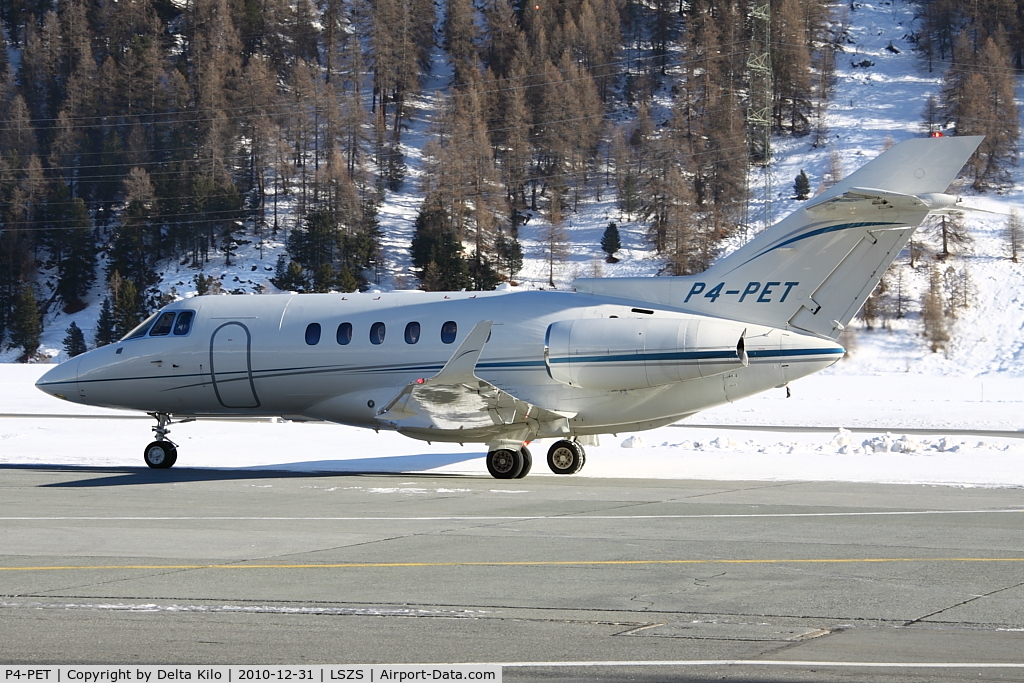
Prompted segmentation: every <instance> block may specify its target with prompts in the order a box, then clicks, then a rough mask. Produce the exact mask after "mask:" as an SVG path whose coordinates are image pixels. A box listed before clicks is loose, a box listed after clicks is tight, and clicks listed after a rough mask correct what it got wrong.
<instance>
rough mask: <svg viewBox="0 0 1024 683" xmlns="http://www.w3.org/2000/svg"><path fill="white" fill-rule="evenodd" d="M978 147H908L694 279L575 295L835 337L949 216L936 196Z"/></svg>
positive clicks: (924, 141)
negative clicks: (925, 229)
mask: <svg viewBox="0 0 1024 683" xmlns="http://www.w3.org/2000/svg"><path fill="white" fill-rule="evenodd" d="M981 140H982V138H981V137H952V138H914V139H911V140H906V141H905V142H902V143H900V144H898V145H896V146H895V147H893V148H892V149H890V150H888V151H886V152H884V153H882V154H881V155H879V156H878V157H877V158H875V159H873V160H872V161H870V162H868V163H867V164H865V165H864V166H863V167H861V168H859V169H858V170H857V171H856V172H854V173H853V174H851V175H850V176H849V177H848V178H846V179H845V180H843V181H841V182H839V183H837V184H836V185H834V186H833V187H831V188H829V189H828V190H827V191H826V192H824V193H823V194H821V195H819V196H818V197H815V198H814V199H812V200H810V201H809V202H808V203H807V204H805V205H804V206H803V207H801V208H799V209H797V210H796V211H794V212H793V213H792V214H790V215H789V216H787V217H786V218H784V219H783V220H782V221H780V222H778V223H776V224H775V225H773V226H772V227H770V228H768V229H767V230H765V231H764V232H763V233H761V234H760V235H758V236H757V237H755V238H754V239H752V240H751V241H750V242H748V243H747V244H746V245H744V246H743V247H741V248H740V249H738V250H736V251H735V252H733V253H732V254H730V255H728V256H726V257H725V258H723V259H722V260H720V261H719V262H718V263H716V264H715V265H714V266H712V267H711V268H709V269H708V270H707V271H705V272H704V273H701V274H699V275H692V276H687V277H673V278H606V279H582V280H577V281H576V282H575V286H576V289H577V291H580V292H591V293H595V294H603V295H606V296H615V297H621V298H629V299H640V300H645V301H650V302H652V303H656V304H661V305H665V306H671V307H673V308H680V309H683V310H686V311H690V312H693V313H699V314H702V315H710V316H714V317H720V318H728V319H732V320H740V321H744V322H750V323H756V324H761V325H768V326H770V327H780V328H785V327H789V328H795V329H798V330H802V331H805V332H810V333H813V334H817V335H820V336H823V337H830V338H832V339H835V338H836V337H838V336H839V334H840V333H841V332H842V330H843V328H844V327H845V326H846V324H847V323H849V321H850V320H851V319H852V318H853V316H854V315H856V314H857V311H858V310H860V307H861V306H862V305H863V304H864V300H865V299H866V298H867V296H868V294H870V293H871V290H873V289H874V288H875V285H877V284H878V281H879V280H880V279H881V277H882V274H883V273H884V272H885V270H886V268H888V267H889V265H890V264H891V263H892V262H893V260H894V259H895V258H896V256H898V255H899V253H900V251H901V250H902V249H903V247H904V245H905V244H906V243H907V241H908V240H909V239H910V236H911V235H912V234H913V232H914V230H915V229H916V228H917V227H918V226H919V225H920V224H921V222H922V221H924V219H925V217H927V216H928V214H929V213H930V212H932V211H936V210H948V209H949V207H950V205H951V204H952V203H953V198H950V197H948V196H946V195H943V194H942V193H943V192H945V190H946V188H947V187H948V186H949V184H950V183H951V182H952V181H953V179H954V178H955V177H956V175H957V173H959V172H960V169H961V168H962V167H963V165H964V164H965V163H966V162H967V160H968V159H969V158H970V156H971V154H973V153H974V150H975V149H977V147H978V145H979V144H981Z"/></svg>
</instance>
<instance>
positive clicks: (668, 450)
mask: <svg viewBox="0 0 1024 683" xmlns="http://www.w3.org/2000/svg"><path fill="white" fill-rule="evenodd" d="M854 7H855V9H853V10H849V11H847V10H842V11H843V12H844V13H845V16H846V18H845V20H844V22H845V23H846V24H847V26H848V34H849V36H850V38H851V42H850V44H849V45H848V46H847V51H846V52H844V53H840V54H839V55H837V83H836V87H835V91H834V96H833V99H832V102H831V104H830V106H829V110H828V125H829V129H830V131H831V144H830V147H828V148H816V149H815V148H812V147H811V139H810V138H798V139H778V140H776V141H775V163H774V165H773V170H772V193H771V194H772V198H773V206H772V215H773V216H774V217H775V218H776V219H777V218H781V217H782V216H784V215H786V214H787V213H789V212H790V211H791V210H792V209H793V208H794V207H795V205H796V201H795V200H793V199H792V183H793V179H794V178H795V176H796V175H797V173H799V171H800V170H801V169H804V170H806V171H807V173H808V175H809V176H810V177H811V179H812V186H815V187H816V186H817V185H818V184H819V183H820V182H821V179H822V178H823V176H824V175H825V173H826V172H827V170H828V168H829V157H830V154H831V152H832V150H835V151H836V152H837V153H838V155H839V158H840V159H841V162H842V165H843V167H844V169H845V172H846V173H849V172H851V171H852V170H854V169H855V168H857V167H859V166H860V165H862V164H863V163H865V162H866V161H867V160H869V159H871V158H873V157H874V156H875V155H877V154H878V153H879V152H880V151H881V150H882V148H883V145H884V144H885V142H886V139H887V138H889V137H891V138H892V139H893V140H894V141H897V142H898V141H900V140H903V139H906V138H909V137H914V136H918V135H920V134H921V133H922V131H921V127H920V120H921V112H922V110H923V108H924V103H925V100H926V98H927V97H928V95H929V94H935V95H938V93H939V90H940V88H941V83H942V81H941V77H942V74H941V72H940V71H939V70H936V71H935V72H933V73H928V72H927V70H926V68H925V65H924V64H923V63H922V62H921V60H920V59H919V58H918V57H917V56H916V55H915V54H914V53H913V51H912V46H911V45H910V44H909V43H908V41H907V36H908V35H910V33H911V30H912V25H913V12H914V7H913V6H911V5H909V4H908V3H905V2H902V0H896V1H890V0H883V1H881V2H878V3H872V2H864V3H857V4H855V5H854ZM889 44H892V45H893V46H895V47H897V48H898V49H899V50H900V53H899V54H896V53H893V52H892V51H890V50H887V49H886V46H888V45H889ZM865 58H867V59H870V60H871V61H873V62H874V65H873V66H871V67H869V68H862V67H854V66H853V65H852V64H853V62H854V61H855V59H856V61H861V60H862V59H865ZM447 74H448V72H447V71H446V67H444V66H439V68H438V69H437V71H436V73H435V74H434V75H433V77H432V79H431V80H430V82H429V83H428V84H427V87H426V88H425V89H424V92H423V93H422V94H421V95H420V96H418V97H417V98H416V99H415V102H413V103H412V105H413V106H414V107H415V109H416V112H417V113H416V114H415V116H414V118H413V120H412V121H411V122H410V128H409V131H408V132H407V133H405V135H404V137H403V148H404V151H405V153H406V159H407V163H408V166H409V173H408V176H407V181H406V183H405V184H404V186H403V187H402V188H401V189H400V190H399V191H398V192H395V193H389V195H388V198H387V200H386V202H385V204H384V206H383V207H382V209H381V214H380V220H381V226H382V228H383V229H384V231H385V233H386V235H387V239H386V241H385V243H384V245H383V247H384V261H385V263H384V269H383V271H382V274H381V282H380V286H381V287H382V288H383V289H391V288H399V289H401V288H408V287H411V286H414V285H415V282H414V279H413V278H412V277H411V276H410V274H409V270H408V269H409V257H408V252H407V245H408V241H409V239H411V235H412V226H413V221H414V219H415V215H416V211H417V210H418V204H419V195H418V187H417V180H418V178H419V177H420V176H421V174H422V172H423V171H422V160H421V157H420V149H421V148H422V146H423V143H424V142H425V141H426V139H427V136H428V131H429V124H430V119H431V117H432V116H433V114H434V112H435V111H436V103H437V102H438V101H439V98H438V97H437V92H438V90H439V89H441V88H443V86H444V83H446V82H447ZM1022 110H1024V107H1022ZM758 183H762V184H761V185H758ZM752 185H753V187H752V191H753V194H754V197H753V201H754V207H753V209H752V211H751V215H753V216H756V215H758V212H759V211H762V210H763V196H764V187H763V178H758V177H756V176H755V177H753V178H752ZM1022 188H1024V171H1022V170H1020V169H1018V170H1017V171H1015V173H1014V184H1013V187H1012V188H1010V189H1008V190H1007V191H1005V192H1003V193H1001V194H996V193H990V194H988V195H984V196H973V197H969V198H968V201H967V203H968V204H969V205H971V206H976V207H978V208H983V209H988V210H991V211H996V212H1007V211H1008V210H1009V208H1011V207H1013V206H1020V205H1021V204H1022V203H1024V202H1022V199H1024V189H1022ZM759 202H762V203H760V204H759ZM289 220H291V219H289ZM613 220H614V221H616V222H617V223H618V224H619V228H620V232H621V235H622V241H623V245H624V249H623V250H622V251H621V252H619V254H618V256H619V257H620V262H619V263H617V264H614V265H609V264H606V263H604V262H603V259H602V256H603V254H602V252H601V250H600V247H599V242H600V237H601V234H602V232H603V230H604V227H605V226H606V225H607V223H608V222H609V221H613ZM967 221H968V225H969V226H970V227H971V230H972V232H973V234H974V244H973V247H972V248H971V250H970V252H969V253H968V255H967V257H966V258H965V259H963V260H962V261H961V260H959V259H958V260H956V262H955V264H956V265H957V267H962V266H966V267H967V268H968V269H969V271H970V274H971V280H972V282H973V286H974V290H975V301H974V303H973V304H972V306H971V308H969V309H967V310H966V311H965V312H964V313H963V314H962V315H961V317H960V319H959V320H958V321H957V323H956V326H955V328H954V331H953V342H952V344H951V345H950V348H949V350H948V352H947V353H938V354H936V353H931V352H930V351H929V350H928V349H927V348H926V346H925V345H924V344H923V343H922V340H921V339H920V338H919V331H920V330H919V324H918V320H917V318H916V315H913V314H912V315H910V316H908V317H906V318H904V319H901V320H896V321H894V322H893V324H892V329H891V330H881V329H876V330H873V331H867V330H863V329H855V330H854V334H853V335H844V339H842V340H841V341H843V343H844V344H846V345H848V346H849V347H850V351H851V352H850V354H849V357H848V358H847V359H846V360H844V361H842V362H840V363H839V364H837V365H836V366H834V367H833V368H831V369H829V370H828V371H826V372H825V373H823V374H821V375H818V376H815V377H810V378H806V379H804V380H801V381H799V382H796V383H794V384H793V386H792V389H793V397H792V398H789V399H786V398H785V394H784V392H783V391H781V390H776V391H773V392H769V393H767V394H765V395H763V396H761V397H755V398H752V399H748V400H746V401H741V402H739V403H737V404H735V405H730V406H724V407H720V408H717V409H713V410H709V411H707V412H705V413H701V414H700V415H697V416H695V417H694V418H692V419H691V420H688V421H687V422H686V423H684V424H682V425H677V426H671V427H665V428H662V429H659V430H655V431H652V432H646V433H641V434H638V435H635V436H636V437H638V438H636V439H634V438H633V436H631V435H627V434H623V435H619V436H618V437H610V436H608V437H603V438H602V445H601V446H600V447H596V448H595V447H591V448H588V460H587V466H586V469H585V470H584V471H583V472H582V473H581V474H580V475H577V476H583V477H655V478H669V479H671V478H708V479H744V480H842V481H864V482H902V483H921V484H955V485H982V486H1024V432H1022V433H1021V434H1020V437H1018V436H1016V435H1012V434H1009V435H1008V434H1004V435H1001V436H989V435H968V434H963V433H957V432H955V431H954V430H977V431H985V430H992V431H1006V432H1015V431H1017V430H1019V429H1021V428H1022V426H1024V425H1022V424H1021V423H1022V422H1024V419H1022V418H1024V412H1022V408H1024V382H1021V381H1020V379H1019V378H1020V377H1022V376H1024V277H1022V275H1024V272H1022V269H1024V263H1021V264H1014V263H1012V262H1010V261H1009V260H1008V258H1007V254H1006V250H1005V247H1004V245H1003V239H1002V235H1001V232H1002V230H1003V226H1004V225H1005V217H1003V216H1000V215H985V214H969V215H968V217H967ZM541 222H542V219H541V218H539V217H535V218H534V219H532V220H531V221H530V222H529V223H528V224H526V225H524V226H523V227H522V229H521V238H522V241H523V248H524V252H525V257H526V258H525V265H524V268H523V271H522V272H521V273H520V274H519V275H518V276H517V280H519V282H520V283H521V284H522V285H523V286H525V287H545V286H547V277H548V273H547V266H546V263H545V261H544V258H543V253H542V251H543V250H542V244H541V242H540V240H539V239H538V235H539V233H540V226H539V225H538V224H539V223H541ZM289 225H290V223H288V224H286V227H287V226H289ZM566 228H567V231H568V233H569V235H570V241H571V243H572V251H573V253H572V255H571V257H570V258H568V259H566V261H565V262H563V263H560V264H559V267H558V269H557V270H556V273H555V280H556V283H557V284H558V286H559V288H567V287H568V285H569V282H570V281H571V280H572V279H573V278H574V277H578V276H594V275H605V276H638V275H652V276H653V275H655V274H656V273H657V272H658V271H659V269H660V266H661V263H660V260H659V259H658V258H657V256H656V255H655V254H653V253H652V252H651V249H650V245H649V244H647V243H646V241H645V238H644V226H643V225H642V224H639V223H636V222H630V221H627V220H625V217H624V216H622V215H620V213H619V211H618V209H617V208H616V205H615V202H614V197H613V195H612V188H610V187H606V188H603V189H602V196H601V198H600V200H598V199H597V197H594V196H592V197H590V198H589V199H588V200H587V202H586V203H584V204H582V205H581V210H580V212H579V213H577V214H571V215H569V216H568V217H567V225H566ZM285 237H286V232H284V231H282V232H280V233H278V235H277V236H276V237H275V238H274V239H268V241H267V242H266V243H265V244H264V250H263V252H262V253H261V252H260V250H259V249H258V247H257V245H256V244H250V245H246V246H243V247H242V248H241V249H240V250H239V252H238V254H237V255H236V258H235V261H234V263H233V264H232V265H231V266H227V265H224V264H223V263H222V261H218V262H216V263H211V264H210V265H209V267H208V268H207V270H206V273H207V274H208V275H210V274H212V275H214V276H216V277H219V278H221V279H222V282H223V286H224V289H225V290H226V291H230V290H232V289H240V290H243V291H247V292H253V291H256V290H257V288H258V287H260V286H261V285H265V284H266V283H267V278H268V277H270V276H272V275H273V267H274V264H275V262H276V258H277V254H278V253H280V252H281V250H282V249H283V247H284V243H285V242H284V241H285ZM733 246H739V244H738V242H737V243H736V244H734V245H733ZM901 258H902V257H901ZM904 260H905V259H904ZM908 270H909V269H908ZM923 270H924V269H919V271H917V272H916V273H911V274H910V275H909V276H908V280H909V281H910V287H911V289H912V290H913V294H912V296H916V292H918V291H920V288H921V287H922V286H923V284H924V282H925V279H924V276H923ZM195 274H196V273H195V271H193V270H191V269H190V268H188V267H187V266H181V265H179V264H175V263H171V264H169V265H168V268H167V270H166V271H165V272H164V273H163V280H162V284H163V287H164V289H165V290H169V289H170V288H171V287H174V288H175V292H176V293H177V294H178V295H179V296H187V295H190V294H191V293H194V291H195V285H194V277H195ZM269 288H270V289H271V290H273V288H272V286H270V287H269ZM102 298H103V295H102V292H101V291H100V287H96V288H95V289H94V292H93V295H92V296H91V297H90V298H89V300H88V302H89V304H90V305H89V307H88V308H87V309H85V310H84V311H82V312H80V313H77V314H75V315H74V316H67V315H64V314H56V315H53V314H51V315H50V316H49V317H48V319H47V321H46V325H47V327H46V331H45V334H44V338H43V349H44V351H45V352H46V353H47V354H49V355H52V356H54V361H60V360H63V359H64V355H63V353H62V352H61V351H60V349H61V341H62V339H63V337H64V330H65V328H66V327H67V326H68V325H69V324H70V322H71V321H72V320H75V321H76V322H77V323H78V325H79V326H80V327H82V329H83V330H85V333H86V337H87V339H89V340H91V338H92V334H93V330H94V328H95V321H96V316H97V314H98V311H99V304H100V302H101V301H102ZM19 353H20V352H19V351H16V350H9V351H4V352H2V353H0V361H6V363H0V414H10V413H18V414H29V413H31V414H78V415H82V416H83V417H80V418H78V419H67V418H64V419H57V418H40V417H31V418H28V417H26V418H16V417H4V418H0V463H8V464H59V465H65V464H82V465H100V466H125V465H128V466H141V451H142V447H143V446H144V445H145V444H146V443H147V442H148V441H149V440H150V438H149V437H150V432H149V426H150V422H149V421H148V418H146V419H141V420H140V419H135V418H136V417H138V416H125V415H124V414H121V413H112V411H103V410H99V409H90V408H83V407H81V406H76V405H73V404H68V403H63V402H60V401H57V400H56V399H52V398H50V397H48V396H46V395H45V394H43V393H41V392H39V391H37V390H35V389H34V388H33V386H32V383H33V382H34V381H35V379H36V378H37V377H38V376H39V375H40V374H41V373H42V372H43V371H44V370H45V369H46V368H45V366H41V365H33V366H20V365H16V364H10V363H11V362H12V361H14V360H15V359H16V357H17V356H18V355H19ZM111 413H112V414H113V415H114V416H115V418H116V419H114V418H107V419H92V418H91V417H90V418H86V417H84V416H85V415H89V416H96V415H100V414H111ZM700 425H729V426H732V427H736V429H726V428H721V427H714V428H706V427H702V426H700ZM770 425H781V426H784V427H787V428H789V431H781V432H777V431H766V430H765V429H764V427H766V426H770ZM759 427H760V428H761V429H758V428H759ZM841 427H843V428H849V429H868V430H875V431H873V432H860V431H855V432H853V433H846V432H840V428H841ZM740 428H741V429H740ZM801 428H828V429H826V430H824V431H801ZM916 430H924V432H926V433H919V432H918V431H916ZM886 432H890V433H891V434H889V435H887V434H886ZM172 436H173V438H174V440H175V441H176V442H177V443H178V444H179V446H180V451H179V459H178V463H179V466H182V467H229V468H230V467H269V468H277V469H288V470H298V471H335V472H351V471H374V472H410V473H411V472H431V473H438V474H472V475H483V476H486V469H485V467H484V463H483V453H482V450H481V447H480V446H479V445H467V446H465V447H458V446H454V447H453V446H450V445H442V444H435V445H432V446H431V445H428V444H425V443H422V442H417V441H412V440H409V439H405V438H403V437H401V436H398V435H396V434H388V433H381V434H374V433H373V432H370V431H362V430H356V429H351V428H347V427H341V426H337V425H323V424H293V423H271V422H253V423H240V422H199V423H195V424H188V425H182V426H178V427H176V428H175V429H174V432H173V435H172ZM624 443H627V444H628V445H630V446H633V447H631V448H626V447H623V446H622V444H624ZM547 445H548V444H547V443H538V444H537V445H536V446H535V447H534V448H533V451H534V470H533V472H534V474H531V477H532V476H554V475H549V474H548V470H547V467H546V465H545V464H544V454H545V452H546V450H547ZM296 454H298V455H296ZM525 481H526V482H528V481H529V479H527V480H525ZM516 486H518V483H517V484H516ZM514 487H515V486H514Z"/></svg>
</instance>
